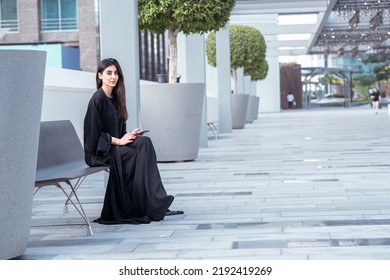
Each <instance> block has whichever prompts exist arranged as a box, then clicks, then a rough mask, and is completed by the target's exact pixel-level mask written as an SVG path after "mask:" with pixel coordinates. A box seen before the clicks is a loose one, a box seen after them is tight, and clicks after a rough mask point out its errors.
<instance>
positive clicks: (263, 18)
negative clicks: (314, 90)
mask: <svg viewBox="0 0 390 280" xmlns="http://www.w3.org/2000/svg"><path fill="white" fill-rule="evenodd" d="M310 14H314V15H317V20H316V22H315V23H313V22H307V23H304V22H298V21H299V20H300V19H303V18H304V17H306V16H307V15H310ZM237 15H243V16H245V17H246V19H247V22H248V21H252V22H262V30H261V31H262V32H263V35H265V37H267V36H268V37H269V38H270V40H269V42H270V43H268V45H269V46H270V47H271V48H272V49H273V51H274V52H277V53H278V54H279V55H299V54H325V55H328V54H331V53H333V54H338V55H343V54H346V53H350V54H352V55H354V56H357V55H359V54H360V53H364V52H373V51H374V52H375V51H381V52H387V51H389V49H390V1H389V0H297V1H291V0H274V1H272V0H271V1H270V0H237V1H236V6H235V8H234V9H233V12H232V16H237ZM270 15H277V16H280V15H297V16H298V17H297V18H295V19H294V18H293V17H292V18H291V21H290V22H289V24H288V25H281V24H280V22H278V20H275V19H274V18H272V17H269V16H270ZM286 34H290V35H291V39H290V40H281V39H278V38H277V37H280V35H286ZM302 34H305V35H307V36H306V37H303V36H300V35H302ZM275 39H276V40H275ZM266 40H267V38H266Z"/></svg>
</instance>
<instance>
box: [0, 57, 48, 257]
mask: <svg viewBox="0 0 390 280" xmlns="http://www.w3.org/2000/svg"><path fill="white" fill-rule="evenodd" d="M45 64H46V52H41V51H24V50H0V65H1V68H0V84H1V86H2V89H1V91H0V97H1V102H0V112H1V118H0V130H1V133H0V154H1V157H0V166H1V169H0V178H1V180H0V193H1V195H0V223H1V225H0V259H11V258H15V257H17V256H20V255H22V254H23V253H24V252H25V251H26V248H27V242H28V238H29V235H30V226H31V214H32V200H33V188H34V183H35V173H36V164H37V156H38V140H39V127H40V121H41V111H42V98H43V86H44V78H45Z"/></svg>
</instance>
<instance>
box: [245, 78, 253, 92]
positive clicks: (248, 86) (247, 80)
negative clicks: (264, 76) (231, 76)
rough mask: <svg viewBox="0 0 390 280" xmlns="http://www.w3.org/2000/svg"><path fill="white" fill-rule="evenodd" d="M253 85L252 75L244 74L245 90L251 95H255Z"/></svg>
mask: <svg viewBox="0 0 390 280" xmlns="http://www.w3.org/2000/svg"><path fill="white" fill-rule="evenodd" d="M251 85H252V80H251V76H244V90H243V92H244V93H246V94H249V95H253V94H252V89H251Z"/></svg>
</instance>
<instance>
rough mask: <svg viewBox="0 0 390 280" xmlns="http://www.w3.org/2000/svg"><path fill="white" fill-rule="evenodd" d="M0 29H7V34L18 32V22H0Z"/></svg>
mask: <svg viewBox="0 0 390 280" xmlns="http://www.w3.org/2000/svg"><path fill="white" fill-rule="evenodd" d="M0 28H7V29H8V28H9V29H10V30H9V32H18V31H19V22H18V20H17V19H15V20H0Z"/></svg>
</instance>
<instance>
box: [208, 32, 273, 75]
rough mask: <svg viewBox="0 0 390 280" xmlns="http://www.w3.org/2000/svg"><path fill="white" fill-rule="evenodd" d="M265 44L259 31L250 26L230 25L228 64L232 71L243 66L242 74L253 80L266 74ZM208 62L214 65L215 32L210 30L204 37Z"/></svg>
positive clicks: (215, 59) (215, 62) (215, 60)
mask: <svg viewBox="0 0 390 280" xmlns="http://www.w3.org/2000/svg"><path fill="white" fill-rule="evenodd" d="M266 50H267V46H266V43H265V40H264V37H263V35H262V34H261V32H260V31H259V30H258V29H256V28H254V27H250V26H244V25H232V26H230V64H231V68H232V70H233V71H235V70H237V68H244V74H245V75H250V76H251V79H252V80H254V81H257V80H262V79H264V78H265V77H266V76H267V73H268V63H267V60H266V58H265V55H266ZM206 55H207V61H208V64H209V65H211V66H213V67H216V66H217V58H216V33H215V32H211V33H210V34H209V35H208V36H207V39H206Z"/></svg>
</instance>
